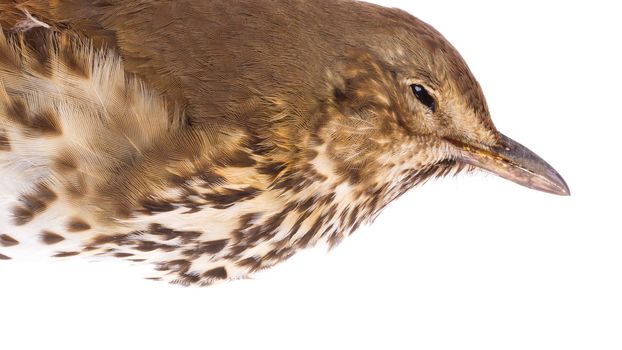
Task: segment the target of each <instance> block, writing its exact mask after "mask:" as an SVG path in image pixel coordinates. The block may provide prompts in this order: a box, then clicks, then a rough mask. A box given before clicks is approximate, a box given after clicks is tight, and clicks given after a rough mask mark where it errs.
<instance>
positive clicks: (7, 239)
mask: <svg viewBox="0 0 622 350" xmlns="http://www.w3.org/2000/svg"><path fill="white" fill-rule="evenodd" d="M18 244H19V241H18V240H16V239H15V238H13V237H11V236H9V235H5V234H2V235H0V246H3V247H12V246H16V245H18Z"/></svg>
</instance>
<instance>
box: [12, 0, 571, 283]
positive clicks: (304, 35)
mask: <svg viewBox="0 0 622 350" xmlns="http://www.w3.org/2000/svg"><path fill="white" fill-rule="evenodd" d="M0 25H1V26H2V35H0V196H1V197H0V198H1V202H0V258H1V259H11V258H13V259H15V258H22V257H23V258H33V257H46V258H47V257H53V258H63V257H70V256H86V257H99V256H101V257H115V258H119V259H124V260H128V261H131V262H134V263H143V264H152V265H153V266H154V267H155V270H156V272H155V275H156V277H155V278H156V279H163V280H167V281H172V282H177V283H182V284H199V285H209V284H211V283H213V282H215V281H219V280H225V279H231V278H240V277H244V276H247V275H248V274H249V273H252V272H253V271H256V270H258V269H262V268H266V267H269V266H271V265H274V264H275V263H278V262H280V261H282V260H284V259H286V258H288V257H290V256H291V255H292V254H294V253H295V252H296V251H297V250H298V249H301V248H305V247H309V246H313V245H315V244H316V243H318V242H327V243H328V244H330V245H334V244H337V243H338V242H339V241H341V240H342V239H343V238H344V237H346V236H348V235H349V234H350V233H352V232H353V231H354V230H356V228H357V227H358V226H359V224H361V223H365V222H367V221H369V220H370V219H371V218H373V217H374V216H376V215H377V214H378V213H379V212H380V211H381V210H382V208H383V207H385V206H386V205H387V204H388V203H389V202H391V201H393V200H394V199H396V198H397V197H399V196H400V195H401V194H403V193H404V192H405V191H408V190H409V189H411V188H412V187H414V186H416V185H418V184H422V183H424V182H425V181H426V180H428V179H430V178H433V177H439V176H445V175H448V174H456V173H458V172H460V171H463V170H473V169H475V168H479V169H484V170H487V171H489V172H492V173H495V174H497V175H499V176H502V177H504V178H506V179H509V180H512V181H514V182H516V183H518V184H521V185H525V186H527V187H530V188H533V189H537V190H541V191H546V192H550V193H554V194H559V195H568V194H569V190H568V187H567V186H566V184H565V183H564V181H563V180H562V178H561V177H560V175H559V174H558V173H557V172H556V171H555V170H554V169H553V168H552V167H551V166H549V165H548V164H547V163H545V162H544V161H543V160H542V159H540V158H539V157H538V156H536V155H535V154H534V153H532V152H530V151H529V150H527V149H526V148H525V147H523V146H521V145H520V144H518V143H516V142H514V141H512V140H511V139H509V138H507V137H506V136H504V135H503V134H501V133H499V132H498V131H497V130H496V129H495V127H494V125H493V123H492V121H491V119H490V115H489V111H488V108H487V105H486V102H485V99H484V95H483V93H482V91H481V88H480V86H479V85H478V83H477V81H476V80H475V78H474V77H473V75H472V73H471V72H470V71H469V68H468V67H467V65H466V63H465V62H464V60H463V59H462V58H461V57H460V55H459V54H458V52H457V51H456V49H455V48H454V47H452V46H451V45H450V44H449V43H448V42H447V41H446V40H445V39H444V38H443V37H442V36H441V34H439V33H438V32H437V31H436V30H434V29H433V28H432V27H431V26H429V25H427V24H426V23H423V22H422V21H420V20H418V19H417V18H415V17H413V16H411V15H409V14H407V13H405V12H403V11H400V10H397V9H388V8H383V7H380V6H377V5H372V4H368V3H364V2H358V1H349V0H206V1H192V0H176V1H164V0H106V1H103V0H101V1H94V0H67V1H57V0H0Z"/></svg>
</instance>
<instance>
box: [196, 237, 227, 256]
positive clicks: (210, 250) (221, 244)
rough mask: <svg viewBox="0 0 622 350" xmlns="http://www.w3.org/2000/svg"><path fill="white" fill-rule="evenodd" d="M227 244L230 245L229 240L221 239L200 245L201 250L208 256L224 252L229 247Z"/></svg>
mask: <svg viewBox="0 0 622 350" xmlns="http://www.w3.org/2000/svg"><path fill="white" fill-rule="evenodd" d="M227 243H229V240H228V239H220V240H217V241H210V242H202V243H201V244H200V245H199V250H200V251H202V252H203V253H206V254H216V253H218V252H220V251H221V250H223V249H224V248H225V247H226V246H227Z"/></svg>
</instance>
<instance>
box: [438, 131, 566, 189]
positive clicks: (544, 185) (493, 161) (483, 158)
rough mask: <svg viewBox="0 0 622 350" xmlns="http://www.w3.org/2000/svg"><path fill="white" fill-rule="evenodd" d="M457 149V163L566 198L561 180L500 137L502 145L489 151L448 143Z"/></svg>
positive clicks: (541, 162)
mask: <svg viewBox="0 0 622 350" xmlns="http://www.w3.org/2000/svg"><path fill="white" fill-rule="evenodd" d="M450 142H451V143H453V144H454V145H455V146H457V147H458V148H459V149H460V153H459V156H458V160H460V161H462V162H464V163H467V164H470V165H473V166H476V167H478V168H481V169H484V170H487V171H489V172H491V173H493V174H496V175H498V176H501V177H502V178H504V179H507V180H510V181H512V182H515V183H517V184H519V185H523V186H525V187H529V188H531V189H534V190H538V191H543V192H547V193H552V194H556V195H560V196H569V195H570V189H569V188H568V185H567V184H566V182H565V181H564V179H563V178H562V177H561V175H559V173H557V171H555V169H553V167H552V166H550V165H549V164H548V163H547V162H545V161H544V160H543V159H542V158H540V157H538V155H536V154H535V153H533V152H532V151H530V150H529V149H528V148H527V147H525V146H523V145H521V144H520V143H518V142H516V141H514V140H512V139H510V138H509V137H507V136H505V135H503V134H501V145H500V146H497V147H491V148H489V149H483V148H477V147H474V146H471V145H467V144H464V143H461V142H459V141H454V140H451V141H450Z"/></svg>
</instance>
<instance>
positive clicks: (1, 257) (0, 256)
mask: <svg viewBox="0 0 622 350" xmlns="http://www.w3.org/2000/svg"><path fill="white" fill-rule="evenodd" d="M0 260H11V258H10V257H8V256H6V255H4V254H0Z"/></svg>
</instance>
